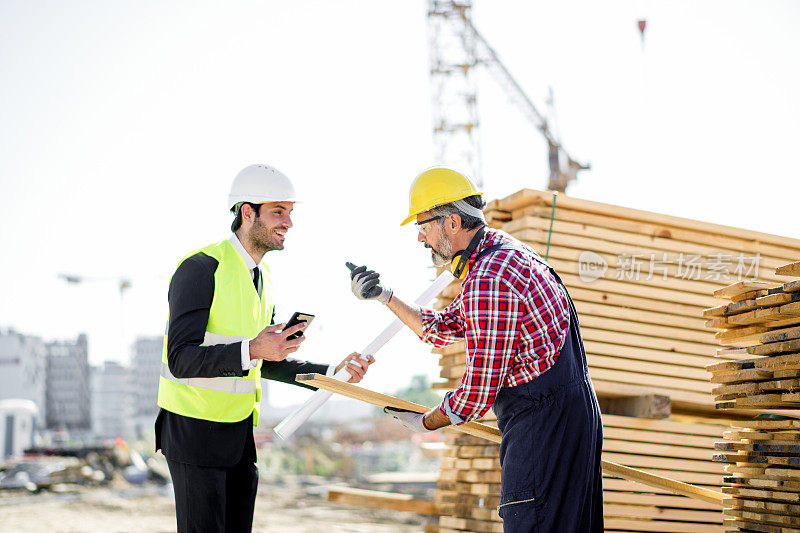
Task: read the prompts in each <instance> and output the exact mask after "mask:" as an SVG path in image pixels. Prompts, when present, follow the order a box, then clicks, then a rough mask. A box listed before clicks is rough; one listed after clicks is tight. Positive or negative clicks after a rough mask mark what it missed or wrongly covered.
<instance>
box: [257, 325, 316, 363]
mask: <svg viewBox="0 0 800 533" xmlns="http://www.w3.org/2000/svg"><path fill="white" fill-rule="evenodd" d="M306 326H307V324H306V323H305V322H300V323H299V324H295V325H294V326H292V327H290V328H286V329H283V328H284V327H286V324H285V323H284V324H275V325H274V326H267V327H265V328H264V329H263V330H261V333H259V334H258V336H257V337H256V338H255V339H253V340H251V341H250V359H264V360H266V361H283V360H284V359H286V358H287V357H288V356H289V354H290V353H292V352H296V351H297V349H298V348H300V344H301V343H302V342H303V341H304V340H306V338H305V336H302V335H301V336H300V337H297V338H296V339H291V340H287V339H286V337H288V336H289V335H291V334H292V333H295V332H297V331H300V330H301V329H303V328H304V327H306Z"/></svg>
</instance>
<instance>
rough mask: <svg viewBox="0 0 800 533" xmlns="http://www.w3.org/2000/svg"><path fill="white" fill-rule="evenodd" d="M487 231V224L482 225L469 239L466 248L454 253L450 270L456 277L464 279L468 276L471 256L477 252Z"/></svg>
mask: <svg viewBox="0 0 800 533" xmlns="http://www.w3.org/2000/svg"><path fill="white" fill-rule="evenodd" d="M485 233H486V226H481V228H480V229H479V230H478V232H477V233H476V234H475V235H474V236H473V237H472V240H471V241H469V245H468V246H467V249H466V250H459V251H457V252H456V253H454V254H453V260H452V262H451V263H450V270H451V271H452V272H453V276H455V278H456V279H464V278H466V277H467V272H468V269H467V265H469V258H470V257H472V254H474V253H475V249H476V248H477V247H478V244H480V242H481V239H482V238H483V235H484V234H485Z"/></svg>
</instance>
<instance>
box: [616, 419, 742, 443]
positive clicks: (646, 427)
mask: <svg viewBox="0 0 800 533" xmlns="http://www.w3.org/2000/svg"><path fill="white" fill-rule="evenodd" d="M603 427H604V428H606V427H614V428H626V429H637V430H641V431H643V432H645V431H652V432H654V433H653V437H654V438H659V437H660V436H661V434H663V433H677V434H681V435H698V436H704V437H719V438H721V437H722V432H723V431H725V430H727V429H728V424H727V421H726V422H725V423H724V424H723V423H721V422H716V421H710V420H707V421H705V423H702V424H694V423H686V422H676V421H674V420H643V419H638V418H631V417H627V416H615V415H603Z"/></svg>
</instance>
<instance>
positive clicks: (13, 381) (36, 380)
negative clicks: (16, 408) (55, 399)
mask: <svg viewBox="0 0 800 533" xmlns="http://www.w3.org/2000/svg"><path fill="white" fill-rule="evenodd" d="M46 369H47V357H46V352H45V345H44V342H42V340H41V339H40V338H38V337H32V336H30V335H23V334H21V333H17V332H16V331H14V330H7V331H0V400H12V399H13V400H30V401H32V402H33V403H34V404H35V405H36V408H37V409H38V411H39V417H40V418H39V419H40V420H43V418H42V417H43V416H44V414H45V412H46V409H45V407H46V398H45V387H46V379H45V376H46Z"/></svg>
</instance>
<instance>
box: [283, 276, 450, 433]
mask: <svg viewBox="0 0 800 533" xmlns="http://www.w3.org/2000/svg"><path fill="white" fill-rule="evenodd" d="M453 279H455V278H453V274H451V273H450V271H449V270H445V271H444V272H442V273H441V274H440V275H439V277H438V278H436V279H435V280H434V282H433V283H432V284H431V286H430V287H428V288H427V289H426V290H425V292H423V293H422V294H421V295H420V296H419V297H418V298H417V299H416V300H414V303H415V304H416V305H425V304H427V303H428V302H430V301H431V300H433V298H434V297H435V296H436V295H437V294H439V293H440V292H442V290H444V288H445V287H447V286H448V285H449V284H450V282H451V281H453ZM402 328H403V322H402V321H401V320H400V319H399V318H396V319H394V321H393V322H392V323H391V324H389V326H388V327H387V328H386V329H384V330H383V331H382V332H381V333H380V334H379V335H378V336H377V337H375V340H373V341H372V342H370V343H369V344H368V345H367V347H366V348H364V349H363V350H361V358H362V359H366V357H367V356H368V355H372V356H374V355H375V353H376V352H377V351H378V350H380V349H381V348H382V347H383V345H384V344H386V343H387V342H389V340H391V338H392V337H394V336H395V335H396V334H397V332H398V331H400V330H401V329H402ZM333 377H334V378H336V379H338V380H339V381H347V380H349V379H350V378H351V377H352V375H351V374H350V373H349V372H348V371H347V365H345V366H344V367H343V368H342V369H341V370H340V371H338V372H337V373H336V374H335V375H334V376H333ZM331 394H333V393H332V392H329V391H325V390H318V391H316V392H315V393H314V394H313V395H312V396H311V398H309V399H308V400H307V401H306V403H304V404H303V405H301V406H300V407H298V408H297V409H295V410H294V412H293V413H292V414H290V415H289V416H287V417H286V418H284V419H283V420H282V421H281V423H280V424H278V425H277V426H275V429H274V431H275V434H276V435H278V436H279V437H280V438H282V439H284V440H286V439H288V438H289V437H291V436H292V434H293V433H294V432H295V431H297V428H299V427H300V426H301V425H302V424H303V422H305V421H306V420H308V419H309V417H310V416H311V415H313V414H314V413H315V412H316V411H317V409H319V408H320V407H322V404H324V403H325V402H326V401H328V398H330V397H331Z"/></svg>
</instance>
